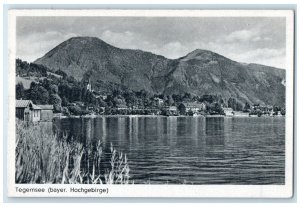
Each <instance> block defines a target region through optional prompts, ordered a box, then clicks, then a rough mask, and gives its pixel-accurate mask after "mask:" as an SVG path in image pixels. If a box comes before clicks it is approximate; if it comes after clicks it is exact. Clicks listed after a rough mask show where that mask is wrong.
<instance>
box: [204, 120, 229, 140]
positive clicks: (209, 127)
mask: <svg viewBox="0 0 300 207" xmlns="http://www.w3.org/2000/svg"><path fill="white" fill-rule="evenodd" d="M205 133H206V134H205V135H206V136H205V137H206V145H208V146H224V144H225V133H224V117H208V118H206V126H205Z"/></svg>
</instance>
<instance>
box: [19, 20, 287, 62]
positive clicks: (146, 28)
mask: <svg viewBox="0 0 300 207" xmlns="http://www.w3.org/2000/svg"><path fill="white" fill-rule="evenodd" d="M75 36H93V37H99V38H100V39H102V40H104V41H105V42H107V43H109V44H111V45H114V46H116V47H120V48H129V49H141V50H144V51H150V52H152V53H155V54H159V55H163V56H165V57H167V58H178V57H181V56H184V55H186V54H187V53H189V52H191V51H193V50H195V49H198V48H199V49H207V50H211V51H213V52H217V53H219V54H221V55H223V56H225V57H228V58H230V59H232V60H235V61H239V62H244V63H259V64H264V65H270V66H275V67H279V68H285V54H286V51H285V45H286V36H285V18H274V17H272V18H263V17H255V18H245V17H244V18H241V17H235V18H230V17H222V18H211V17H210V18H208V17H207V18H206V17H205V18H203V17H197V18H191V17H187V18H182V17H180V18H174V17H173V18H172V17H169V18H166V17H155V18H154V17H126V18H124V17H18V19H17V57H18V58H21V59H23V60H26V61H29V62H32V61H34V60H36V59H37V58H39V57H41V56H43V55H44V54H45V53H46V52H48V51H49V50H51V49H52V48H54V47H55V46H57V45H58V44H59V43H61V42H63V41H65V40H67V39H68V38H70V37H75Z"/></svg>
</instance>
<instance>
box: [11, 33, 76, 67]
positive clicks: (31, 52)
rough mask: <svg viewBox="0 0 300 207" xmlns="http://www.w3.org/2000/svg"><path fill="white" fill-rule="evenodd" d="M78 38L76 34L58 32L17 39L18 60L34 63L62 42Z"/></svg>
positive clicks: (35, 34)
mask: <svg viewBox="0 0 300 207" xmlns="http://www.w3.org/2000/svg"><path fill="white" fill-rule="evenodd" d="M74 36H77V35H76V34H74V33H67V34H63V33H61V32H56V31H48V32H40V33H32V34H30V35H27V36H21V37H19V38H18V39H17V42H18V44H17V54H16V55H17V58H21V59H22V60H26V61H28V62H33V61H35V60H36V59H37V58H39V57H42V56H43V55H45V54H46V53H47V52H49V51H50V50H51V49H53V48H54V47H55V46H57V45H58V44H60V43H61V42H63V41H65V40H67V39H69V38H71V37H74Z"/></svg>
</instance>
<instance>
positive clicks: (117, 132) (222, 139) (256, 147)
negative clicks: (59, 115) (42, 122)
mask: <svg viewBox="0 0 300 207" xmlns="http://www.w3.org/2000/svg"><path fill="white" fill-rule="evenodd" d="M55 126H56V128H57V129H58V130H60V131H67V132H68V134H69V136H73V137H76V138H77V139H80V140H81V141H82V142H85V143H86V142H87V143H89V142H92V143H95V142H97V141H98V140H99V139H101V140H102V142H103V146H104V150H109V148H110V144H111V143H112V144H113V145H114V146H115V147H116V149H117V150H118V151H120V152H123V153H126V155H127V157H128V161H129V167H130V176H131V179H133V180H134V183H135V184H140V183H141V184H145V183H151V184H164V183H169V184H170V183H174V184H181V183H185V184H284V180H285V118H284V117H274V118H272V117H260V118H254V117H251V118H249V117H245V118H242V117H233V118H227V117H210V118H209V117H206V118H205V117H97V118H69V119H60V120H56V121H55Z"/></svg>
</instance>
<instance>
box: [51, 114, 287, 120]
mask: <svg viewBox="0 0 300 207" xmlns="http://www.w3.org/2000/svg"><path fill="white" fill-rule="evenodd" d="M100 117H129V118H133V117H166V118H168V117H173V118H174V117H203V118H212V117H224V118H266V117H267V118H275V117H285V116H261V117H258V116H257V115H249V114H237V115H230V116H226V115H196V116H187V115H179V116H164V115H84V116H76V115H71V116H56V117H54V119H55V118H56V119H67V118H100Z"/></svg>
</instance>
